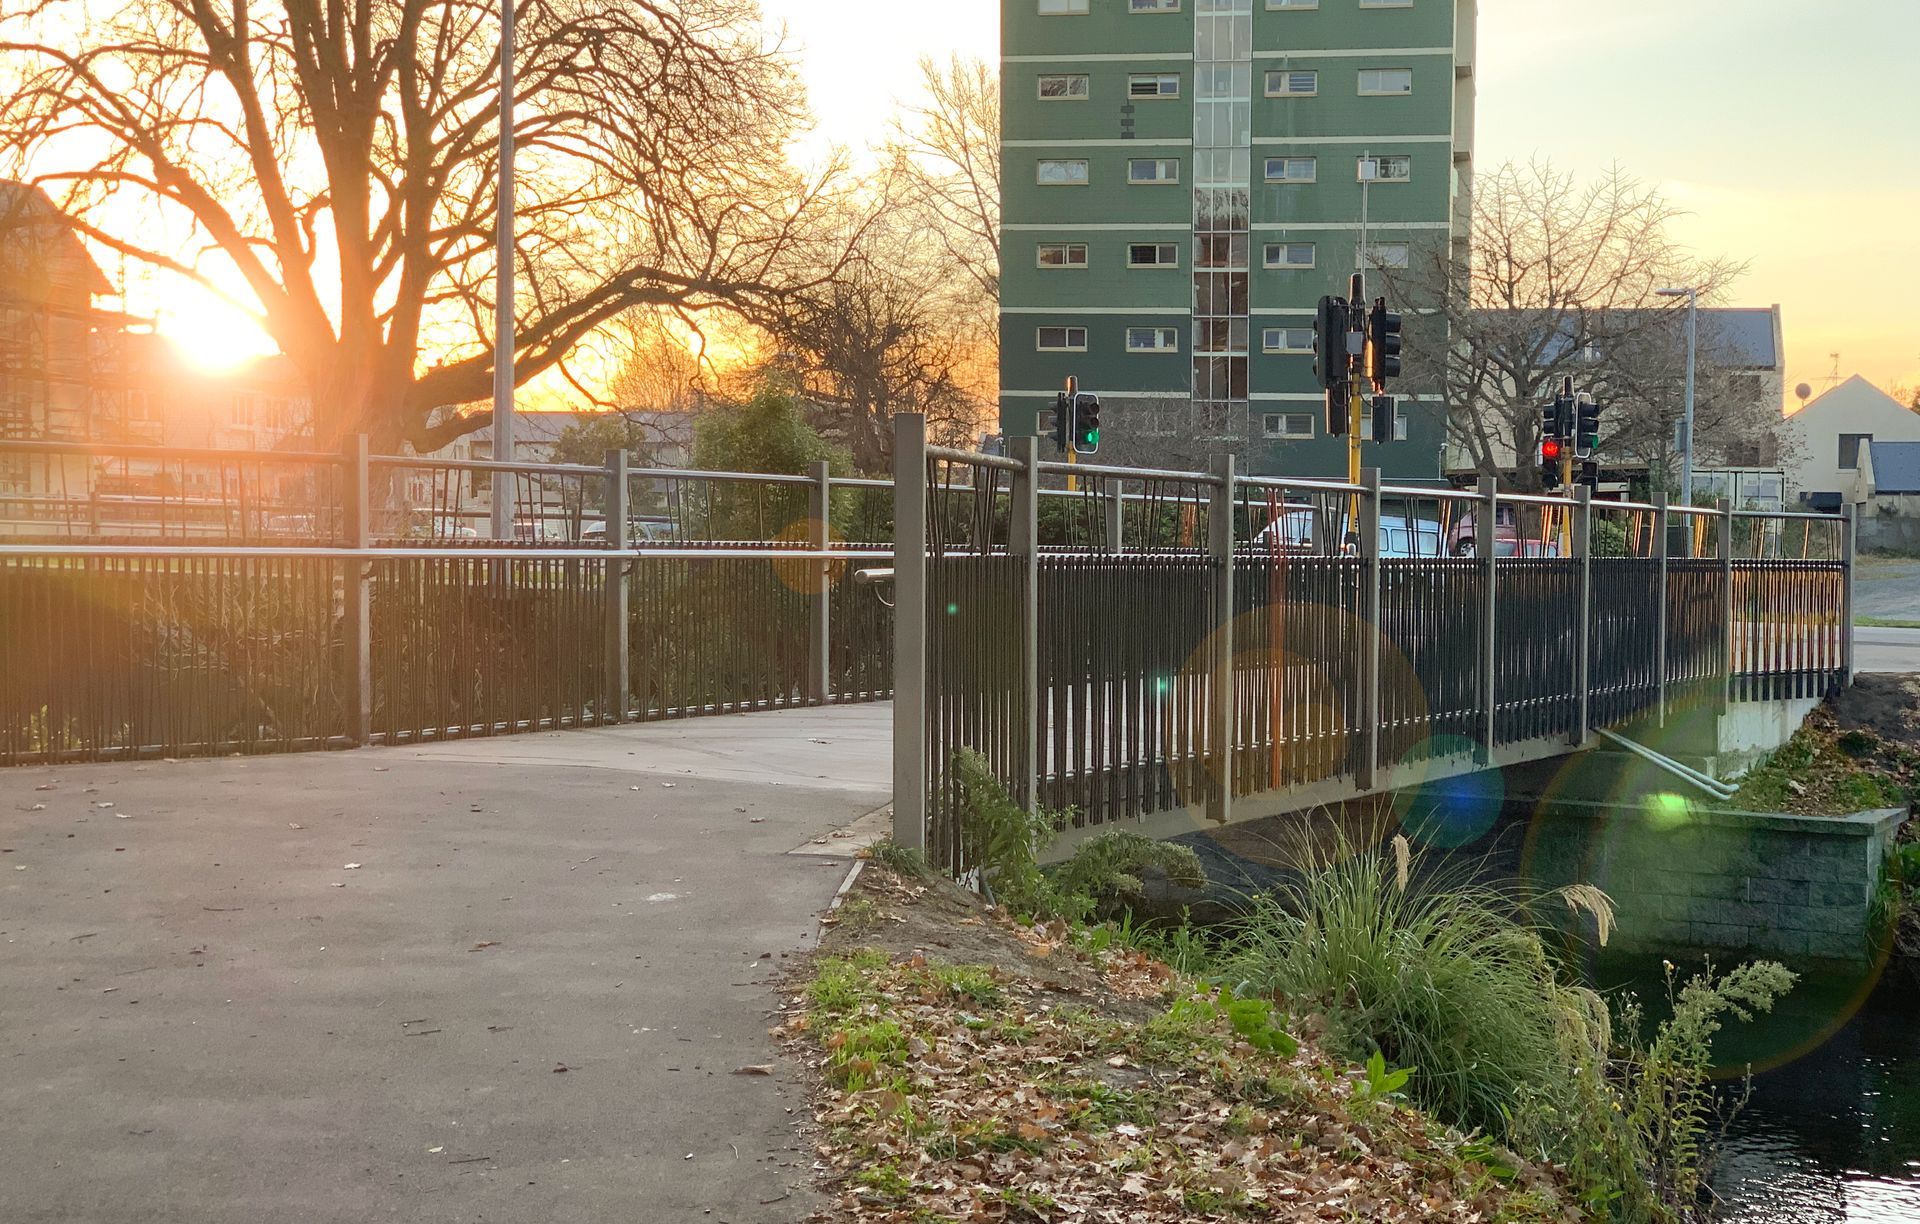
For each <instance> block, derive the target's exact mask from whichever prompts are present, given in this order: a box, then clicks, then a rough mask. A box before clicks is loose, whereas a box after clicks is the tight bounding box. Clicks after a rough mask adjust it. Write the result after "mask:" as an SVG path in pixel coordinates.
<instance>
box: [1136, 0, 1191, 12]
mask: <svg viewBox="0 0 1920 1224" xmlns="http://www.w3.org/2000/svg"><path fill="white" fill-rule="evenodd" d="M1127 11H1128V12H1129V13H1177V12H1179V11H1180V0H1128V3H1127Z"/></svg>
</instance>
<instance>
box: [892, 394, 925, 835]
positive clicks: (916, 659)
mask: <svg viewBox="0 0 1920 1224" xmlns="http://www.w3.org/2000/svg"><path fill="white" fill-rule="evenodd" d="M893 573H894V579H893V602H894V612H893V840H894V843H895V844H896V845H899V846H900V847H902V848H904V849H909V850H921V851H924V850H925V849H926V847H927V781H928V779H927V418H926V417H924V416H921V415H920V414H919V413H908V412H903V413H900V414H899V415H898V416H895V417H894V418H893Z"/></svg>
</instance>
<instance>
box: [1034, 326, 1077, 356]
mask: <svg viewBox="0 0 1920 1224" xmlns="http://www.w3.org/2000/svg"><path fill="white" fill-rule="evenodd" d="M1033 347H1034V348H1035V349H1036V350H1038V351H1039V352H1042V353H1084V352H1086V351H1087V329H1086V328H1084V327H1043V328H1040V329H1039V333H1038V335H1037V336H1036V337H1035V341H1034V346H1033Z"/></svg>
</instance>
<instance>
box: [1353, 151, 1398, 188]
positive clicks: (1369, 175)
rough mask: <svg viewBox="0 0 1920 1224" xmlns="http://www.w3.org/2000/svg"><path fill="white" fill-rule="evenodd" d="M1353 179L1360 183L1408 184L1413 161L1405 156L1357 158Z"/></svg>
mask: <svg viewBox="0 0 1920 1224" xmlns="http://www.w3.org/2000/svg"><path fill="white" fill-rule="evenodd" d="M1353 177H1354V181H1355V182H1360V183H1366V182H1374V183H1405V182H1409V181H1411V180H1412V178H1413V159H1412V158H1411V157H1407V156H1405V155H1399V156H1394V157H1362V158H1358V159H1356V160H1355V161H1354V167H1353Z"/></svg>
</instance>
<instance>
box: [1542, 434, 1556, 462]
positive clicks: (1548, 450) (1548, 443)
mask: <svg viewBox="0 0 1920 1224" xmlns="http://www.w3.org/2000/svg"><path fill="white" fill-rule="evenodd" d="M1540 457H1541V458H1542V459H1558V458H1559V457H1560V439H1558V438H1547V439H1545V440H1543V441H1542V442H1541V443H1540Z"/></svg>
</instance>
